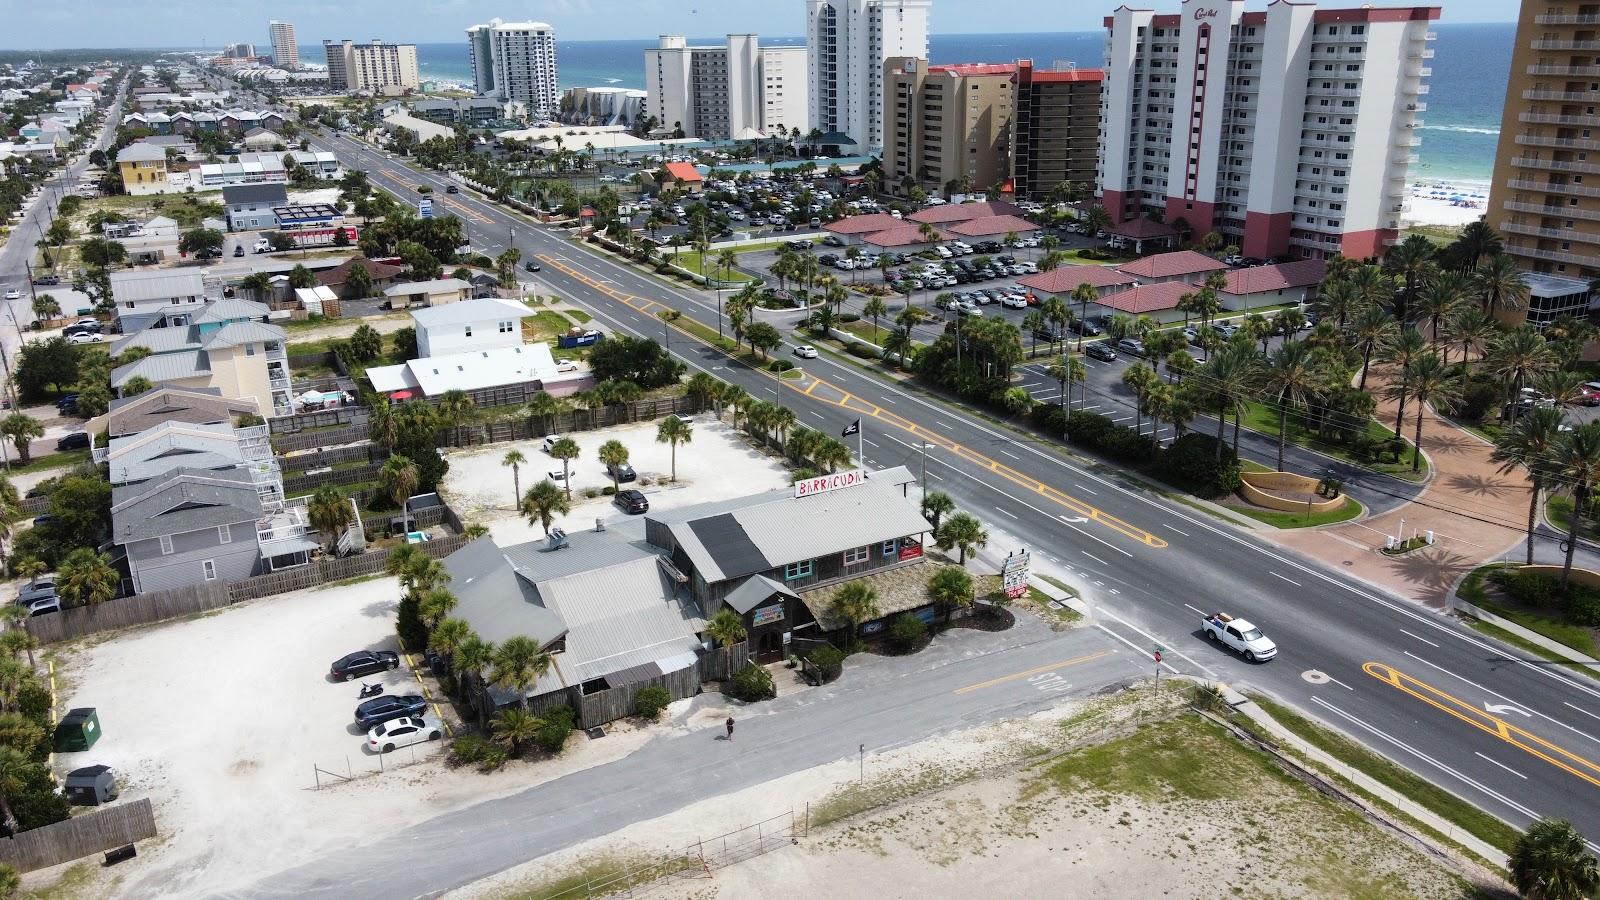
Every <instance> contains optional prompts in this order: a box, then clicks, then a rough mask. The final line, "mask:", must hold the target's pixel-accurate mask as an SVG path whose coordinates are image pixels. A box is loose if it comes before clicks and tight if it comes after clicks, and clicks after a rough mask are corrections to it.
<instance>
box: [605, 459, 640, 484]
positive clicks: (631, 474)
mask: <svg viewBox="0 0 1600 900" xmlns="http://www.w3.org/2000/svg"><path fill="white" fill-rule="evenodd" d="M606 474H607V475H609V476H611V477H612V478H615V479H616V480H618V481H634V480H636V479H637V478H638V477H639V473H637V472H635V471H633V466H630V465H628V464H627V463H623V464H622V465H620V466H606Z"/></svg>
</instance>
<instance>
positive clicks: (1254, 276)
mask: <svg viewBox="0 0 1600 900" xmlns="http://www.w3.org/2000/svg"><path fill="white" fill-rule="evenodd" d="M1327 271H1328V263H1327V261H1326V260H1321V259H1297V260H1295V261H1293V262H1286V263H1279V264H1278V265H1275V266H1252V267H1251V268H1248V269H1234V270H1233V271H1231V272H1229V273H1228V284H1227V286H1226V287H1224V288H1223V289H1222V293H1224V294H1234V295H1238V296H1244V295H1247V294H1264V293H1267V292H1268V291H1281V290H1286V289H1289V288H1303V287H1310V286H1312V285H1315V284H1321V283H1322V276H1323V275H1324V274H1326V273H1327Z"/></svg>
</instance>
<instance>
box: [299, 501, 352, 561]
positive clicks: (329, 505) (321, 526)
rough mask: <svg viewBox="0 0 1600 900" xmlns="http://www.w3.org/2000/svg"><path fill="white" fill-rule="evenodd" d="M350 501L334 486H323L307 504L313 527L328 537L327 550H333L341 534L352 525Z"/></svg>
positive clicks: (307, 511) (307, 512)
mask: <svg viewBox="0 0 1600 900" xmlns="http://www.w3.org/2000/svg"><path fill="white" fill-rule="evenodd" d="M350 512H351V510H350V499H349V498H348V497H346V496H345V495H344V494H342V493H340V492H339V489H338V488H336V487H334V486H333V485H323V486H322V487H320V488H317V492H316V493H315V494H312V495H311V501H310V502H309V503H308V504H306V514H307V515H308V516H309V517H310V519H311V527H312V528H315V529H316V530H317V531H318V532H320V533H322V534H325V535H327V548H326V549H330V550H331V549H332V548H333V545H334V543H335V542H336V541H338V540H339V532H340V530H341V529H343V528H344V526H345V525H348V524H349V523H350Z"/></svg>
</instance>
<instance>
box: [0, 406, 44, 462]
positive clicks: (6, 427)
mask: <svg viewBox="0 0 1600 900" xmlns="http://www.w3.org/2000/svg"><path fill="white" fill-rule="evenodd" d="M0 434H3V435H5V436H6V437H8V438H10V439H11V442H12V443H13V444H15V445H16V447H17V459H18V460H19V461H20V462H21V463H22V464H23V465H27V464H28V458H29V456H28V451H29V450H30V449H31V448H32V444H33V439H34V438H39V437H44V426H43V425H40V424H39V422H38V420H37V419H34V418H33V417H32V416H30V415H28V414H27V413H22V412H14V413H12V414H11V415H9V416H6V417H5V418H4V419H0Z"/></svg>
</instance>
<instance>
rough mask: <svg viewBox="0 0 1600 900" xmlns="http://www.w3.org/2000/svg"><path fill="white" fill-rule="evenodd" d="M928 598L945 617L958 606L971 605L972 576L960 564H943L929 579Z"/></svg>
mask: <svg viewBox="0 0 1600 900" xmlns="http://www.w3.org/2000/svg"><path fill="white" fill-rule="evenodd" d="M928 599H929V600H932V601H933V602H934V605H936V606H937V607H938V608H939V609H940V610H941V611H942V614H943V615H944V616H945V617H948V616H949V615H950V610H952V609H954V608H955V607H957V606H971V605H972V576H971V575H969V574H967V570H966V569H963V568H961V567H960V566H941V567H940V569H939V571H937V572H935V573H933V577H932V578H929V579H928Z"/></svg>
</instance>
